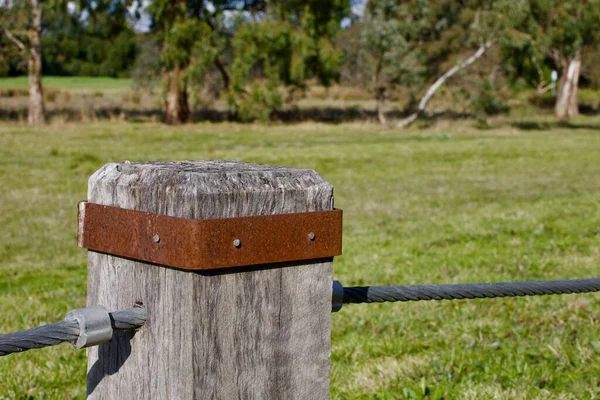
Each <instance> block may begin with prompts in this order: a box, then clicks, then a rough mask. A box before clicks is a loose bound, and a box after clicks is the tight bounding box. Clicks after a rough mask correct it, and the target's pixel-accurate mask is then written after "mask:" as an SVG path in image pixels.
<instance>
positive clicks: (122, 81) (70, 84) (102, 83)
mask: <svg viewBox="0 0 600 400" xmlns="http://www.w3.org/2000/svg"><path fill="white" fill-rule="evenodd" d="M42 83H43V85H44V87H47V88H51V89H64V90H73V89H75V90H77V89H82V90H106V89H128V88H130V87H131V79H128V78H110V77H106V76H95V77H88V76H44V77H43V78H42ZM27 87H28V83H27V76H18V77H14V78H0V89H19V88H27Z"/></svg>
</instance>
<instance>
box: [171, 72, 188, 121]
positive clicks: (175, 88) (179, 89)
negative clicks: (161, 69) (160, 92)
mask: <svg viewBox="0 0 600 400" xmlns="http://www.w3.org/2000/svg"><path fill="white" fill-rule="evenodd" d="M182 73H183V70H182V69H181V68H179V67H177V68H175V69H173V70H171V71H167V72H165V80H166V84H167V95H166V97H165V122H166V123H167V124H173V125H177V124H181V123H184V122H187V120H188V118H189V116H190V109H189V106H188V95H187V88H186V85H185V82H182V76H181V75H182Z"/></svg>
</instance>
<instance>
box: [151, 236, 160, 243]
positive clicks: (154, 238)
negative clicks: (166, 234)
mask: <svg viewBox="0 0 600 400" xmlns="http://www.w3.org/2000/svg"><path fill="white" fill-rule="evenodd" d="M152 239H153V240H154V243H158V242H160V236H158V235H154V237H153V238H152Z"/></svg>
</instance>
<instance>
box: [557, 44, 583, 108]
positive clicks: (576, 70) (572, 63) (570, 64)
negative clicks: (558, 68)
mask: <svg viewBox="0 0 600 400" xmlns="http://www.w3.org/2000/svg"><path fill="white" fill-rule="evenodd" d="M562 67H563V74H562V76H561V77H560V83H559V88H558V95H557V96H556V106H555V111H556V116H557V117H558V118H562V119H568V118H570V117H575V116H577V115H579V106H578V101H577V100H578V98H577V90H578V84H579V74H580V72H581V49H578V50H577V51H576V52H575V55H574V56H573V57H572V58H571V59H564V60H563V62H562Z"/></svg>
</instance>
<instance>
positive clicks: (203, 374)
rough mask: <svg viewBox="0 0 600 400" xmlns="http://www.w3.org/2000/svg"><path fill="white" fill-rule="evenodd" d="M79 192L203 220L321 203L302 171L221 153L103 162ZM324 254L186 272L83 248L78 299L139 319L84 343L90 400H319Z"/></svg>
mask: <svg viewBox="0 0 600 400" xmlns="http://www.w3.org/2000/svg"><path fill="white" fill-rule="evenodd" d="M88 201H90V202H93V203H98V204H103V205H110V206H116V207H121V208H127V209H135V210H139V211H145V212H152V213H158V214H163V215H169V216H175V217H183V218H195V219H208V218H223V217H237V216H252V215H268V214H284V213H294V212H307V211H323V210H330V209H332V207H333V189H332V187H331V186H330V185H329V184H328V183H327V182H325V181H324V180H323V179H322V178H321V177H320V176H319V175H318V174H316V173H315V172H314V171H312V170H302V169H292V168H281V167H273V166H262V165H254V164H246V163H239V162H227V161H204V162H181V163H167V162H158V163H122V164H107V165H105V166H104V167H103V168H101V169H100V170H99V171H97V172H96V173H95V174H94V175H93V176H92V177H91V178H90V180H89V189H88ZM331 291H332V269H331V259H327V260H317V261H303V262H300V263H298V262H297V263H292V264H277V265H274V266H268V267H264V268H262V267H259V268H252V269H248V270H246V271H243V272H240V271H237V272H231V271H228V272H204V273H202V272H189V271H182V270H178V269H173V268H167V267H163V266H158V265H152V264H146V263H142V262H137V261H133V260H130V259H125V258H119V257H115V256H110V255H106V254H101V253H96V252H93V251H90V252H89V254H88V300H87V303H88V305H102V306H104V307H106V308H108V309H109V310H117V309H122V308H128V307H131V306H133V305H134V304H136V303H142V304H143V305H144V306H145V307H146V308H147V309H148V321H147V323H146V325H145V326H144V327H143V328H142V329H141V330H140V331H139V332H137V333H135V334H134V335H133V336H132V335H131V334H127V333H126V334H119V335H116V336H115V337H113V340H112V341H111V342H110V343H107V344H104V345H101V346H98V347H93V348H90V349H88V387H87V390H88V396H89V397H90V398H93V399H244V400H246V399H325V398H328V396H329V352H330V331H331V325H330V318H331Z"/></svg>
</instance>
